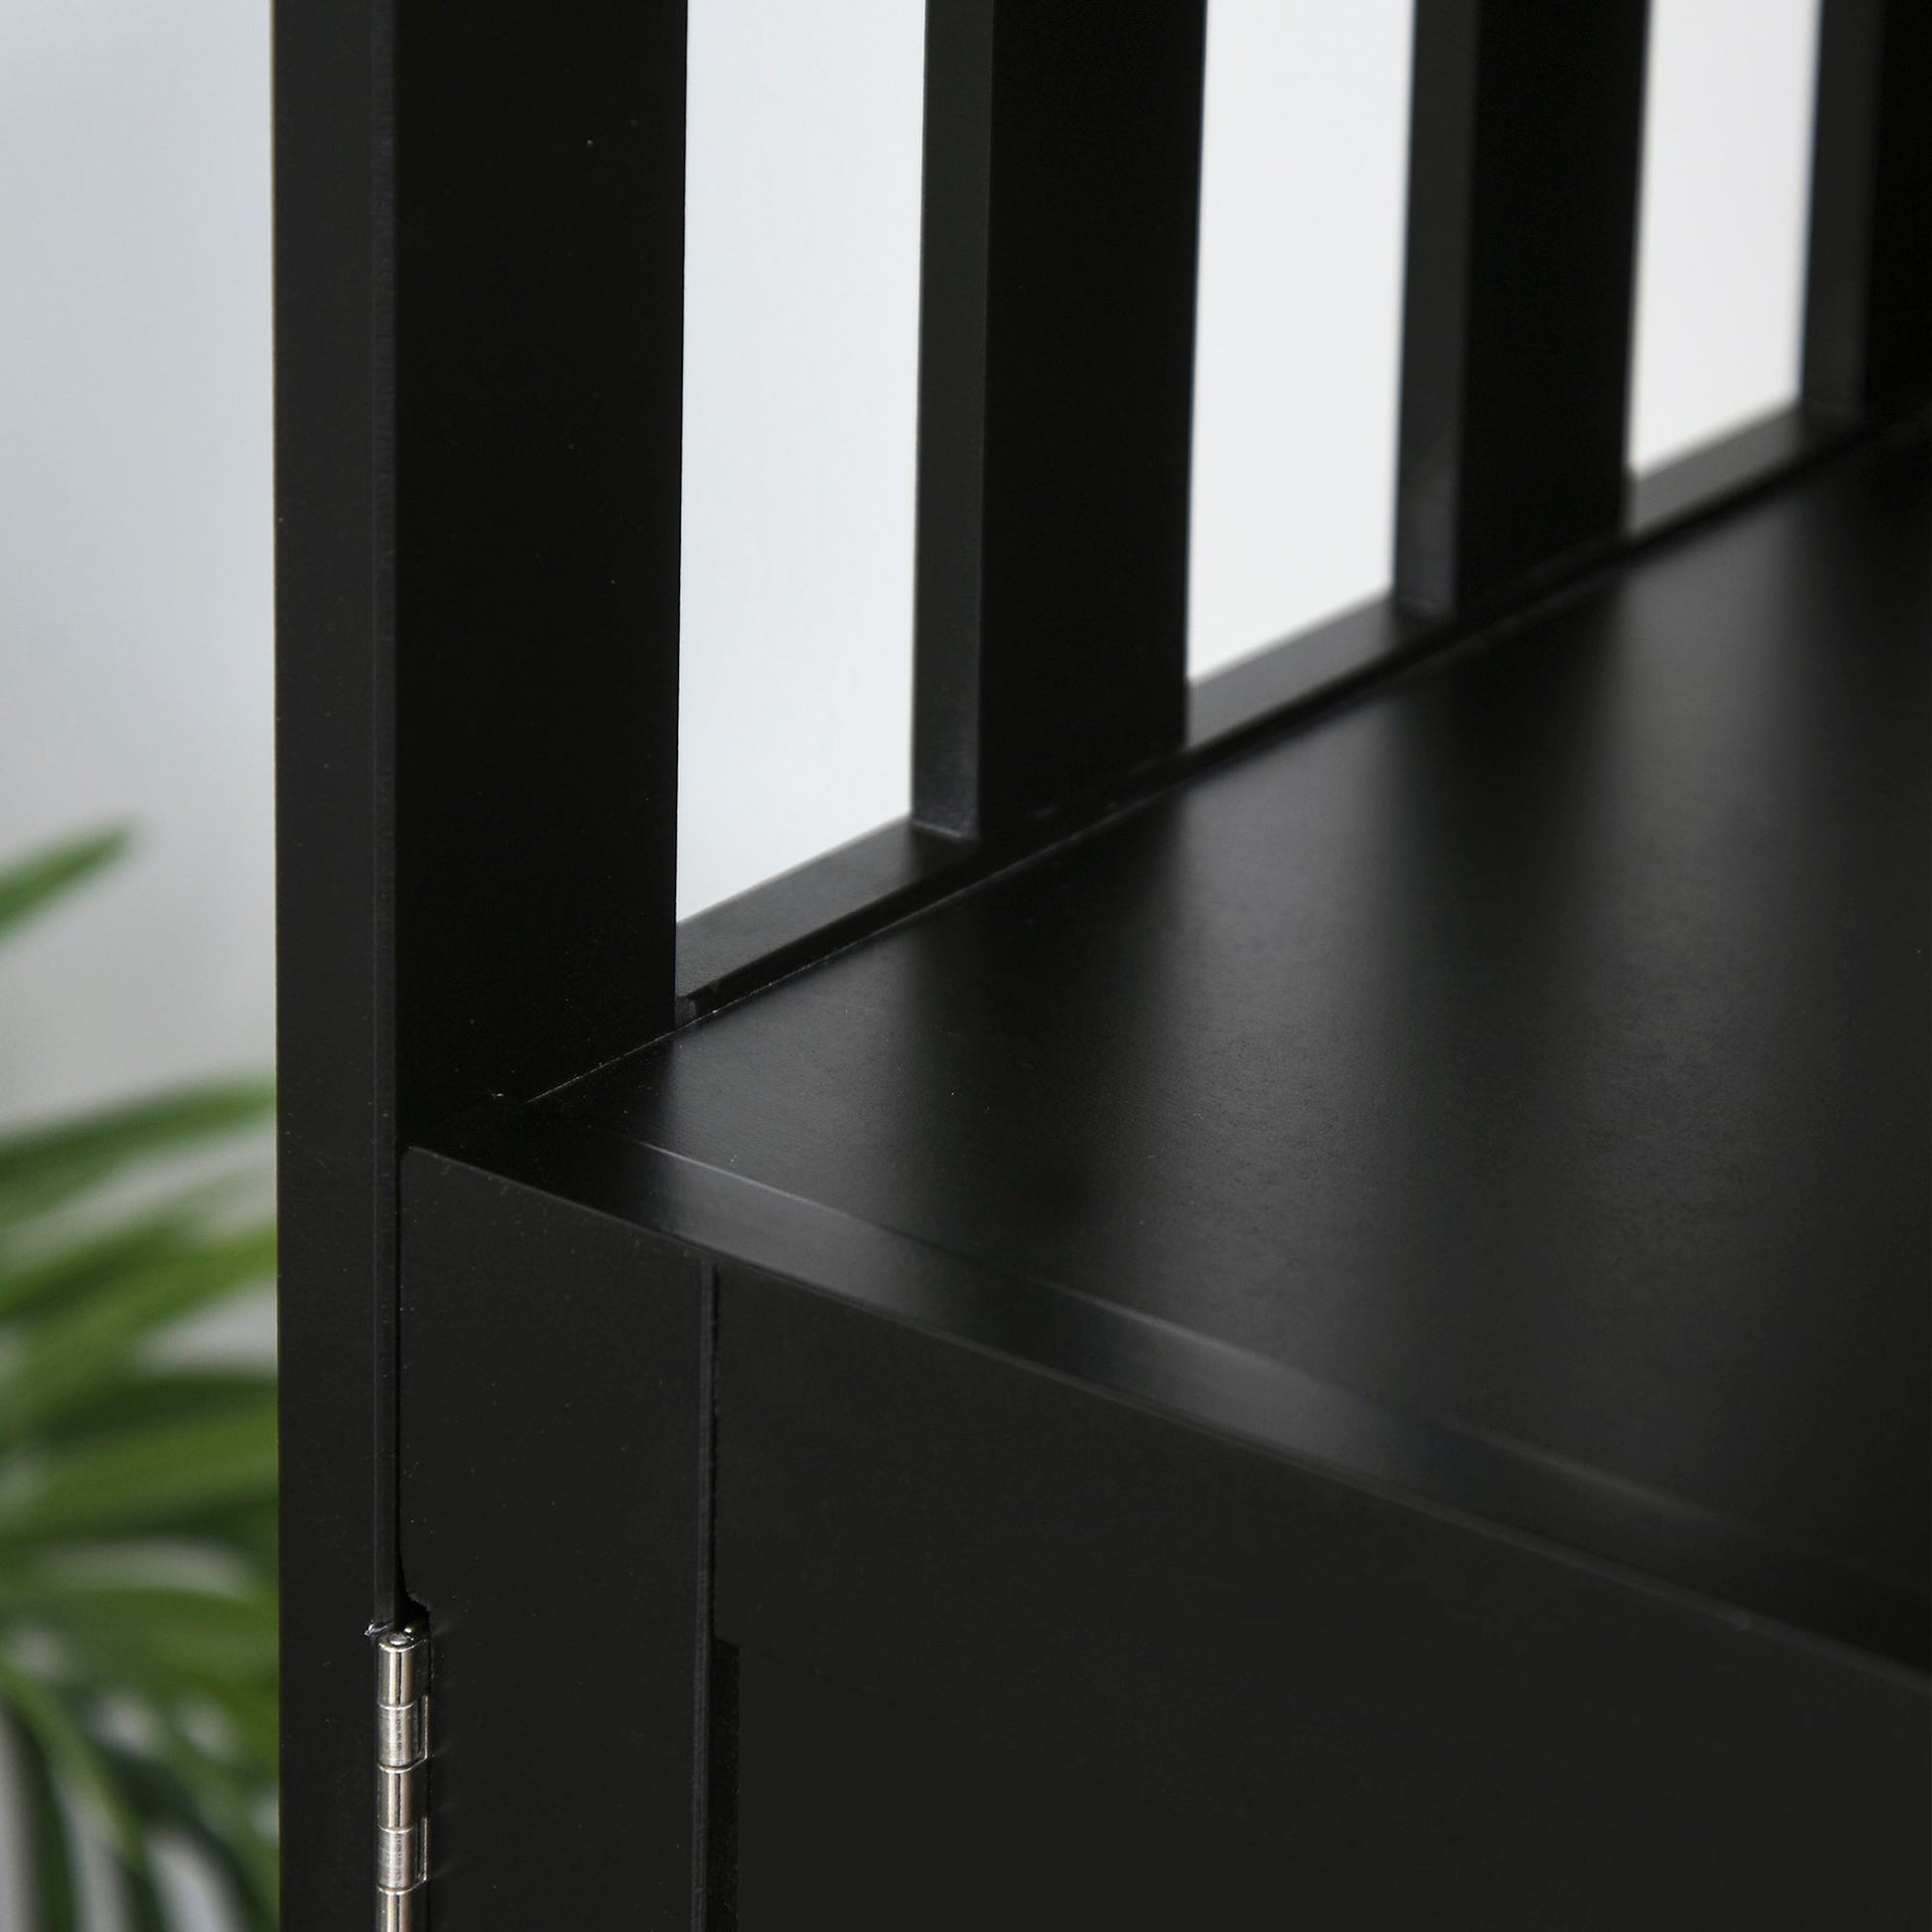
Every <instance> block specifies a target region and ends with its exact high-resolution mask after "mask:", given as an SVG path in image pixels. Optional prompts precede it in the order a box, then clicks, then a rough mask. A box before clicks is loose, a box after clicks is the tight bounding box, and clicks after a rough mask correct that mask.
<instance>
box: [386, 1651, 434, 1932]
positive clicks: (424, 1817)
mask: <svg viewBox="0 0 1932 1932" xmlns="http://www.w3.org/2000/svg"><path fill="white" fill-rule="evenodd" d="M428 1878H429V1636H428V1633H427V1632H426V1631H424V1630H422V1629H420V1628H418V1627H416V1626H415V1625H409V1626H406V1627H404V1628H400V1629H391V1630H381V1631H378V1632H376V1636H375V1897H376V1924H377V1927H378V1928H379V1932H422V1928H423V1927H424V1926H425V1925H426V1924H427V1923H428V1911H427V1898H426V1894H425V1891H424V1886H425V1884H426V1882H427V1880H428Z"/></svg>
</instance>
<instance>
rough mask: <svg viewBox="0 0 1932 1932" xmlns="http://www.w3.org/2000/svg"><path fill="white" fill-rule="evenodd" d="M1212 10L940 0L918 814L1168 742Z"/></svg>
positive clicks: (1010, 799)
mask: <svg viewBox="0 0 1932 1932" xmlns="http://www.w3.org/2000/svg"><path fill="white" fill-rule="evenodd" d="M1204 43H1205V4H1204V0H1114V4H1111V5H1107V6H1095V7H1084V6H1072V5H1065V4H1054V5H1042V4H1040V0H930V4H929V6H928V8H927V27H926V111H925V186H924V198H925V199H924V224H923V226H924V234H923V259H922V267H921V289H920V296H921V316H920V368H919V459H918V491H919V507H918V548H917V554H918V589H917V614H916V631H917V670H916V677H915V697H914V731H913V744H914V759H913V765H914V776H913V790H914V813H915V816H916V817H917V818H918V819H919V820H920V821H921V822H922V823H924V824H926V825H929V826H934V827H937V828H940V829H943V830H947V831H951V832H957V833H966V834H974V833H980V832H984V831H988V830H993V829H997V828H998V827H999V826H1000V825H1002V824H1005V823H1009V822H1011V821H1013V820H1015V819H1018V818H1021V817H1024V816H1026V815H1027V814H1029V813H1032V812H1036V811H1039V810H1042V809H1048V808H1050V807H1052V806H1053V805H1055V804H1057V803H1059V802H1061V801H1062V800H1064V799H1067V798H1069V797H1072V796H1075V795H1077V794H1078V793H1080V792H1082V791H1084V790H1087V789H1090V788H1091V787H1093V786H1095V785H1097V784H1100V783H1103V782H1104V781H1105V780H1106V779H1107V778H1108V777H1110V776H1111V775H1113V774H1115V773H1117V772H1120V771H1122V770H1125V769H1127V768H1129V767H1131V766H1132V765H1134V764H1137V763H1139V762H1140V761H1141V760H1143V759H1148V758H1151V757H1154V756H1156V755H1158V754H1159V753H1161V752H1163V751H1165V750H1167V749H1169V748H1170V747H1172V746H1173V745H1174V744H1176V743H1178V741H1179V737H1180V732H1181V727H1182V710H1183V698H1184V690H1185V668H1186V557H1187V464H1188V441H1189V431H1190V423H1191V419H1192V362H1193V344H1194V272H1195V259H1196V254H1197V241H1198V235H1199V202H1200V138H1201V86H1202V74H1203V60H1204Z"/></svg>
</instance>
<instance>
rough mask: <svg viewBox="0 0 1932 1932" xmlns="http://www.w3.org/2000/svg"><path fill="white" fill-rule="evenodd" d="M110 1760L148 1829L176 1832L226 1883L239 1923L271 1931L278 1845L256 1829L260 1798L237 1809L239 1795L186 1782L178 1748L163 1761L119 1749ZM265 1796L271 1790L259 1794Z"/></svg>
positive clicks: (259, 1931)
mask: <svg viewBox="0 0 1932 1932" xmlns="http://www.w3.org/2000/svg"><path fill="white" fill-rule="evenodd" d="M177 1748H178V1747H177ZM110 1755H111V1756H112V1757H113V1760H114V1766H115V1771H116V1774H117V1776H118V1778H119V1781H120V1784H121V1787H122V1789H123V1790H125V1791H126V1792H127V1793H128V1796H129V1799H130V1801H131V1802H132V1803H133V1804H134V1805H135V1806H136V1808H137V1809H138V1810H139V1812H140V1814H141V1816H142V1818H143V1819H144V1820H145V1821H146V1822H147V1823H148V1824H149V1826H150V1828H151V1829H152V1830H153V1831H155V1832H157V1833H159V1832H162V1831H170V1832H175V1833H178V1834H180V1835H181V1836H182V1837H183V1838H186V1839H187V1840H188V1841H189V1842H190V1843H191V1844H193V1845H195V1846H197V1847H198V1848H199V1849H200V1850H201V1851H202V1853H203V1854H204V1855H205V1856H206V1857H207V1861H208V1863H210V1864H211V1865H212V1866H213V1868H214V1870H215V1872H216V1874H217V1875H218V1877H219V1878H220V1879H221V1881H222V1882H223V1884H224V1886H225V1888H226V1890H227V1893H228V1902H229V1905H230V1907H231V1908H232V1910H233V1912H234V1915H235V1919H236V1922H237V1923H238V1924H240V1925H242V1926H244V1927H246V1928H247V1932H272V1928H273V1927H274V1925H275V1922H276V1910H275V1899H276V1891H277V1883H276V1881H277V1875H278V1874H277V1871H276V1857H275V1843H274V1840H273V1838H272V1836H270V1835H269V1834H267V1833H265V1832H263V1831H262V1830H261V1829H259V1827H258V1826H257V1825H256V1822H255V1808H256V1802H257V1799H256V1798H244V1801H243V1802H241V1803H240V1804H237V1803H236V1802H235V1798H236V1795H237V1794H234V1793H231V1792H228V1791H223V1792H222V1793H220V1794H212V1793H208V1792H207V1791H205V1790H204V1789H202V1788H201V1787H199V1786H198V1785H197V1784H195V1783H194V1782H192V1781H185V1780H184V1779H183V1778H182V1777H181V1775H180V1774H179V1772H178V1770H177V1768H176V1756H175V1750H174V1749H168V1750H165V1751H164V1752H163V1754H162V1755H161V1756H159V1757H153V1756H150V1757H136V1756H135V1755H133V1754H132V1753H131V1752H127V1751H124V1750H118V1749H116V1750H113V1751H111V1753H110ZM267 1795H269V1794H268V1789H267V1787H264V1788H263V1790H262V1791H261V1792H260V1793H259V1794H258V1796H259V1797H266V1796H267ZM210 1801H211V1802H210ZM217 1821H218V1822H217Z"/></svg>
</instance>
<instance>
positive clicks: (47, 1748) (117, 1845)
mask: <svg viewBox="0 0 1932 1932" xmlns="http://www.w3.org/2000/svg"><path fill="white" fill-rule="evenodd" d="M0 1699H4V1701H5V1702H6V1704H7V1706H8V1708H9V1709H10V1710H11V1711H12V1713H13V1715H14V1719H15V1722H16V1723H18V1724H20V1725H24V1726H25V1727H26V1728H27V1729H28V1730H30V1731H32V1732H33V1734H34V1737H35V1739H36V1741H37V1742H38V1743H39V1745H40V1747H41V1749H42V1751H43V1752H44V1753H45V1754H46V1757H47V1761H48V1764H49V1765H50V1767H51V1768H52V1770H53V1773H54V1776H55V1779H56V1781H57V1782H58V1783H59V1784H61V1785H64V1786H65V1787H66V1788H67V1789H68V1790H69V1792H71V1793H72V1795H73V1796H74V1797H75V1798H76V1799H78V1800H79V1801H80V1802H81V1803H83V1804H84V1805H85V1806H86V1808H87V1811H88V1813H89V1815H90V1816H92V1817H93V1818H95V1819H97V1820H98V1821H99V1822H100V1824H101V1825H102V1826H103V1827H104V1828H105V1830H106V1833H107V1836H108V1840H109V1843H110V1844H111V1846H112V1848H113V1852H114V1856H115V1857H116V1858H117V1859H119V1860H121V1861H122V1862H123V1863H129V1864H144V1863H145V1862H146V1858H147V1849H146V1842H145V1839H144V1835H143V1833H142V1830H141V1823H140V1820H139V1818H138V1817H137V1816H136V1815H135V1813H134V1811H133V1809H132V1807H131V1806H130V1805H129V1803H128V1800H127V1794H126V1793H125V1792H124V1791H123V1790H122V1789H121V1787H120V1784H119V1782H118V1780H117V1779H116V1778H115V1776H114V1774H113V1771H112V1770H111V1768H110V1767H109V1765H108V1762H107V1760H106V1757H105V1755H104V1753H103V1752H102V1750H101V1748H100V1745H99V1743H98V1742H97V1740H96V1739H95V1738H93V1737H92V1736H91V1735H89V1733H88V1732H87V1730H86V1729H85V1728H84V1727H83V1726H82V1725H81V1724H80V1723H79V1721H78V1720H77V1719H76V1718H75V1716H74V1714H73V1712H72V1711H71V1710H70V1709H69V1706H68V1703H67V1700H66V1699H65V1698H63V1697H62V1696H61V1694H60V1693H59V1691H57V1690H56V1689H55V1688H54V1687H53V1686H52V1685H50V1684H47V1683H45V1682H43V1681H42V1680H41V1679H40V1678H39V1677H37V1676H36V1675H35V1674H34V1673H33V1672H31V1671H27V1670H22V1669H20V1668H19V1667H18V1666H16V1665H15V1664H14V1663H13V1662H12V1661H11V1660H9V1659H8V1658H6V1657H0Z"/></svg>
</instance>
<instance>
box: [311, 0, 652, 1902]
mask: <svg viewBox="0 0 1932 1932" xmlns="http://www.w3.org/2000/svg"><path fill="white" fill-rule="evenodd" d="M274 40H275V95H276V184H275V207H276V270H275V272H276V424H277V452H276V492H277V503H276V517H277V592H276V610H277V616H276V621H277V632H278V635H277V679H278V694H277V758H278V776H277V809H278V813H279V819H280V825H279V834H278V837H279V848H278V849H279V866H280V885H279V915H278V916H279V925H280V930H279V939H278V972H279V975H280V1041H279V1053H280V1062H281V1091H282V1109H281V1114H282V1117H281V1140H280V1170H281V1217H282V1219H281V1226H282V1270H281V1323H282V1325H281V1337H282V1407H281V1421H282V1470H283V1477H282V1531H283V1536H282V1601H283V1653H282V1654H283V1687H284V1689H283V1713H284V1739H285V1745H284V1752H283V1777H284V1790H283V1796H284V1815H285V1820H286V1826H285V1832H284V1840H283V1863H284V1873H285V1884H284V1916H285V1922H286V1924H287V1925H288V1927H289V1928H290V1932H309V1929H310V1928H314V1932H322V1928H325V1927H328V1928H332V1932H333V1928H335V1927H339V1926H344V1925H349V1924H358V1923H366V1922H367V1920H368V1915H369V1913H370V1911H371V1909H372V1904H373V1884H374V1869H375V1866H374V1832H373V1815H374V1814H373V1761H374V1760H373V1736H372V1731H371V1725H370V1716H369V1668H368V1650H367V1642H366V1637H365V1632H366V1629H367V1627H368V1625H369V1624H370V1623H371V1622H372V1621H374V1622H382V1621H385V1620H387V1619H389V1618H390V1617H392V1616H394V1615H395V1614H396V1613H397V1611H398V1609H399V1608H400V1607H401V1606H402V1605H403V1603H404V1600H405V1599H404V1595H403V1587H404V1584H405V1582H406V1580H405V1579H404V1578H403V1577H402V1576H401V1575H400V1574H399V1570H398V1554H397V1547H396V1539H395V1513H396V1467H395V1446H396V1413H395V1358H394V1350H395V1339H396V1270H397V1225H396V1215H397V1200H396V1169H397V1159H398V1153H399V1150H400V1148H401V1146H402V1145H404V1144H405V1143H406V1141H407V1140H409V1139H411V1138H417V1137H420V1136H422V1135H423V1134H424V1133H425V1131H427V1130H428V1129H430V1128H431V1127H432V1126H433V1125H434V1124H435V1123H436V1122H438V1121H439V1120H441V1119H442V1118H443V1117H444V1116H445V1115H446V1114H447V1113H449V1112H450V1111H451V1110H453V1109H457V1108H461V1107H465V1106H469V1105H471V1104H474V1103H476V1102H479V1101H483V1100H485V1099H487V1098H489V1097H490V1096H493V1095H498V1094H508V1095H524V1094H528V1093H531V1092H534V1091H537V1090H539V1089H541V1088H543V1087H546V1086H548V1085H550V1084H553V1083H554V1082H556V1081H558V1080H561V1079H564V1078H566V1077H568V1076H569V1075H571V1074H573V1073H576V1072H580V1071H583V1070H585V1069H586V1068H588V1067H589V1066H591V1065H593V1064H595V1063H597V1062H598V1061H600V1060H603V1059H606V1058H609V1057H611V1056H612V1055H613V1054H615V1053H617V1052H620V1051H621V1050H622V1049H623V1048H624V1047H626V1046H629V1045H631V1044H634V1043H635V1042H636V1041H638V1040H639V1039H642V1038H644V1037H646V1036H647V1035H649V1034H651V1033H653V1032H655V1031H658V1030H660V1029H661V1028H662V1027H663V1026H665V1025H667V1024H668V1022H669V1020H670V1017H671V949H672V933H673V927H672V902H673V901H672V883H673V882H672V868H673V863H674V813H675V791H676V765H675V733H676V709H677V707H676V629H677V568H678V513H677V506H678V488H679V468H680V466H679V447H678V443H679V410H680V388H681V382H680V376H681V371H680V345H681V329H682V300H683V294H682V273H681V266H682V223H683V151H684V141H683V101H684V9H683V6H682V4H681V0H675V3H673V0H655V3H653V4H636V5H627V4H623V0H584V4H579V5H572V6H568V7H563V8H551V9H541V8H524V7H517V6H513V5H511V4H509V0H480V3H479V4H471V5H466V6H459V5H456V4H454V0H276V9H275V36H274Z"/></svg>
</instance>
